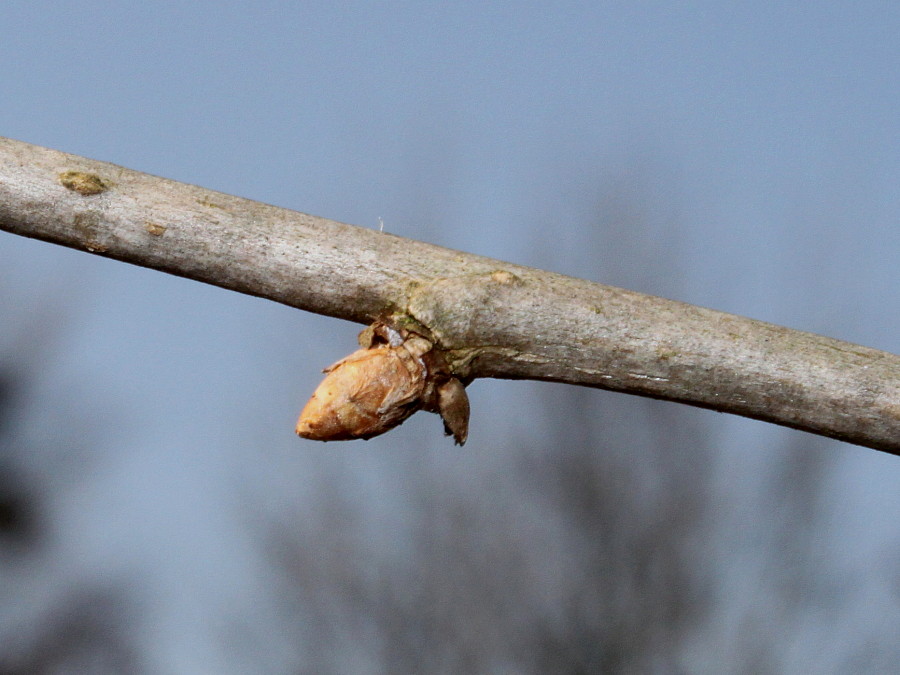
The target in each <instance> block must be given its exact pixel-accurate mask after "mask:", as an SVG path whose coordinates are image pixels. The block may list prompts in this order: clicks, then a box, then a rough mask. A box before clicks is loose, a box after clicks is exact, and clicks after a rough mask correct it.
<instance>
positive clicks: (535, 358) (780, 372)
mask: <svg viewBox="0 0 900 675" xmlns="http://www.w3.org/2000/svg"><path fill="white" fill-rule="evenodd" d="M0 229H4V230H7V231H9V232H13V233H15V234H20V235H23V236H26V237H35V238H37V239H43V240H45V241H49V242H53V243H56V244H62V245H63V246H70V247H72V248H78V249H81V250H85V251H89V252H91V253H95V254H97V255H102V256H106V257H109V258H115V259H117V260H123V261H125V262H129V263H133V264H136V265H142V266H144V267H151V268H153V269H157V270H161V271H164V272H169V273H171V274H177V275H180V276H183V277H188V278H190V279H196V280H198V281H203V282H206V283H209V284H214V285H216V286H221V287H223V288H228V289H231V290H234V291H239V292H241V293H248V294H250V295H256V296H259V297H263V298H268V299H270V300H275V301H276V302H281V303H284V304H286V305H290V306H291V307H297V308H299V309H304V310H308V311H311V312H317V313H319V314H326V315H328V316H333V317H338V318H341V319H348V320H350V321H357V322H360V323H371V322H373V321H374V320H376V319H378V318H381V317H385V316H387V315H390V314H395V315H398V314H399V315H401V316H408V317H411V318H413V319H415V320H416V321H418V322H419V323H421V324H423V325H424V326H426V327H427V328H429V329H430V330H431V332H432V333H433V336H434V337H435V338H437V340H438V341H439V344H440V345H441V346H442V347H443V349H445V350H446V358H447V360H448V362H449V364H450V367H451V369H452V370H453V372H454V373H456V374H457V375H458V376H459V377H460V378H463V379H465V380H469V379H472V378H477V377H500V378H526V379H536V380H552V381H557V382H567V383H570V384H578V385H585V386H591V387H599V388H602V389H611V390H614V391H622V392H628V393H631V394H638V395H642V396H650V397H653V398H660V399H667V400H671V401H680V402H683V403H689V404H691V405H695V406H700V407H704V408H711V409H713V410H719V411H722V412H728V413H733V414H737V415H744V416H746V417H752V418H755V419H759V420H765V421H767V422H773V423H775V424H781V425H785V426H788V427H793V428H796V429H802V430H804V431H809V432H812V433H815V434H820V435H823V436H828V437H831V438H837V439H840V440H844V441H847V442H850V443H856V444H858V445H864V446H867V447H870V448H876V449H878V450H884V451H887V452H890V453H893V454H898V455H900V357H898V356H896V355H893V354H889V353H887V352H882V351H878V350H875V349H869V348H867V347H861V346H858V345H854V344H850V343H847V342H841V341H839V340H833V339H830V338H826V337H822V336H819V335H813V334H811V333H804V332H800V331H796V330H791V329H789V328H782V327H780V326H775V325H772V324H768V323H763V322H760V321H754V320H752V319H746V318H742V317H738V316H734V315H731V314H724V313H722V312H716V311H713V310H710V309H705V308H702V307H696V306H692V305H687V304H683V303H680V302H674V301H671V300H664V299H662V298H657V297H652V296H648V295H643V294H640V293H634V292H631V291H626V290H623V289H619V288H614V287H610V286H603V285H601V284H596V283H592V282H589V281H584V280H581V279H575V278H572V277H567V276H563V275H560V274H554V273H551V272H544V271H541V270H536V269H532V268H528V267H521V266H518V265H513V264H510V263H506V262H501V261H499V260H492V259H490V258H483V257H480V256H476V255H472V254H469V253H462V252H459V251H453V250H449V249H446V248H441V247H438V246H432V245H430V244H425V243H422V242H418V241H413V240H409V239H403V238H401V237H397V236H394V235H391V234H386V233H381V232H377V231H375V230H367V229H363V228H359V227H353V226H351V225H345V224H342V223H338V222H335V221H332V220H327V219H325V218H318V217H315V216H310V215H306V214H303V213H297V212H295V211H289V210H287V209H282V208H277V207H274V206H269V205H267V204H261V203H258V202H254V201H251V200H248V199H241V198H239V197H233V196H230V195H226V194H222V193H218V192H213V191H211V190H205V189H203V188H199V187H195V186H193V185H186V184H184V183H178V182H175V181H171V180H166V179H164V178H157V177H155V176H150V175H147V174H143V173H139V172H137V171H131V170H129V169H125V168H122V167H119V166H115V165H112V164H107V163H104V162H97V161H93V160H89V159H85V158H83V157H77V156H73V155H67V154H64V153H61V152H57V151H54V150H48V149H45V148H41V147H38V146H34V145H29V144H26V143H21V142H18V141H13V140H9V139H3V138H0Z"/></svg>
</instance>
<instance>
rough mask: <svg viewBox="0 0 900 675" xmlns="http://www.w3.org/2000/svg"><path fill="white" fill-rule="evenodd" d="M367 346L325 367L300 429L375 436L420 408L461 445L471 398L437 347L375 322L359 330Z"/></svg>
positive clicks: (326, 436)
mask: <svg viewBox="0 0 900 675" xmlns="http://www.w3.org/2000/svg"><path fill="white" fill-rule="evenodd" d="M359 337H360V339H359V342H360V344H361V345H362V346H363V347H364V348H363V349H360V350H358V351H355V352H353V353H352V354H351V355H350V356H348V357H347V358H345V359H342V360H341V361H338V362H337V363H335V364H334V365H333V366H331V367H330V368H326V369H325V372H326V373H327V375H326V376H325V379H324V380H322V383H321V384H320V385H319V387H318V388H317V389H316V391H315V393H314V394H313V395H312V398H311V399H309V402H308V403H307V404H306V406H305V407H304V408H303V411H302V412H301V413H300V419H299V420H298V421H297V433H298V434H299V435H300V436H302V437H303V438H309V439H311V440H315V441H345V440H351V439H354V438H372V437H373V436H377V435H379V434H382V433H384V432H385V431H388V430H390V429H393V428H394V427H395V426H397V425H398V424H400V423H402V422H403V421H404V420H405V419H406V418H407V417H409V416H410V415H412V414H413V413H414V412H416V411H417V410H419V409H421V408H424V409H426V410H428V411H430V412H436V413H439V414H440V415H441V417H442V418H443V420H444V429H445V431H446V432H447V434H448V435H449V434H452V435H453V438H454V439H455V441H456V442H457V443H458V444H459V445H462V444H463V443H465V442H466V436H467V434H468V425H469V399H468V397H467V396H466V390H465V387H463V384H462V383H461V382H460V381H459V380H458V379H456V378H455V377H453V375H452V374H451V373H450V370H449V368H448V367H447V364H446V362H445V361H444V359H443V357H442V356H441V354H440V353H439V352H437V351H436V350H434V349H433V347H434V345H433V344H432V343H431V342H430V341H429V340H427V339H425V338H424V337H422V336H421V335H417V334H414V333H411V332H409V331H402V332H398V331H397V330H395V329H393V328H391V327H389V326H387V325H385V324H382V323H376V324H374V325H373V326H370V327H369V328H367V329H366V330H364V331H363V332H362V333H360V336H359Z"/></svg>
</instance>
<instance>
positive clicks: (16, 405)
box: [0, 312, 136, 675]
mask: <svg viewBox="0 0 900 675" xmlns="http://www.w3.org/2000/svg"><path fill="white" fill-rule="evenodd" d="M3 318H4V319H6V322H5V323H4V324H3V326H4V328H6V330H3V331H2V334H0V340H2V342H10V343H11V344H10V345H9V346H4V347H3V348H2V351H0V675H42V674H45V673H46V674H50V673H129V672H134V671H135V666H136V651H135V650H134V649H133V646H132V642H131V640H132V639H133V636H132V635H129V633H128V631H129V629H128V627H127V626H126V625H125V624H124V622H123V621H122V617H123V616H124V613H125V604H126V600H125V597H124V589H123V588H122V587H120V586H119V585H117V584H116V583H115V582H113V583H110V584H102V585H98V584H97V583H95V582H88V583H80V582H79V581H78V580H77V579H76V580H74V582H73V580H71V579H70V577H71V575H70V574H67V573H66V571H65V566H66V558H65V555H64V554H63V553H62V552H61V551H60V550H59V548H58V542H56V541H55V538H54V532H53V530H54V522H53V521H54V517H55V508H56V505H58V504H59V503H60V502H61V500H60V495H59V494H57V492H58V490H59V488H60V487H61V485H62V484H63V483H64V482H65V481H61V480H60V476H61V475H63V474H64V473H66V472H67V468H68V467H69V466H70V464H69V462H45V461H42V460H43V459H46V457H47V456H48V455H51V456H54V457H56V459H61V457H60V453H61V450H60V449H61V448H65V447H67V446H66V442H65V441H64V439H65V438H66V435H65V434H64V432H63V428H64V427H65V421H64V420H57V421H56V423H58V425H59V426H58V427H56V428H54V424H55V422H54V421H53V420H48V419H47V418H46V417H45V416H42V415H41V413H40V412H39V411H37V410H36V409H35V407H34V399H33V397H31V396H30V393H31V389H32V387H33V384H34V380H35V379H36V377H37V370H38V364H39V363H40V358H46V354H43V353H41V351H40V350H41V349H44V348H47V347H48V341H47V340H46V339H39V338H35V335H38V334H37V333H35V334H31V336H30V337H29V339H28V341H27V343H26V341H25V339H24V336H25V335H26V334H27V333H30V332H29V331H28V330H25V329H23V327H22V326H16V325H15V323H14V322H11V321H9V320H10V319H11V318H12V317H10V315H9V312H5V316H4V317H3ZM36 318H37V317H32V320H34V319H36ZM13 326H15V328H16V330H15V334H13V333H12V331H11V330H9V329H10V328H12V327H13ZM32 327H33V326H32ZM43 337H44V338H46V337H47V336H46V335H44V336H43ZM2 342H0V344H2ZM39 418H40V422H38V419H39ZM37 428H40V429H41V430H42V432H41V434H35V433H33V430H34V429H37ZM85 437H88V436H87V435H85ZM37 438H40V439H42V441H37V440H36V439H37ZM39 442H42V443H43V444H46V445H43V444H39ZM77 454H78V455H79V458H80V459H84V458H85V453H83V452H82V453H77Z"/></svg>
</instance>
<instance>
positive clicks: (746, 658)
mask: <svg viewBox="0 0 900 675" xmlns="http://www.w3.org/2000/svg"><path fill="white" fill-rule="evenodd" d="M898 35H900V5H898V4H897V3H894V2H875V1H872V2H867V1H863V2H828V1H826V2H820V3H735V2H682V3H668V2H640V3H610V2H596V3H568V2H560V3H543V2H542V3H537V2H486V3H484V2H482V3H469V2H460V3H452V4H451V3H402V2H397V3H391V2H386V3H385V2H381V3H375V2H372V3H365V2H339V3H333V4H327V3H305V2H266V1H262V2H260V1H258V0H257V1H255V2H228V3H212V2H206V1H202V0H200V1H196V2H192V3H166V2H145V3H114V2H95V1H92V0H80V1H79V2H69V1H63V2H54V3H48V2H20V1H13V2H7V3H4V8H3V15H2V17H0V59H2V63H3V64H4V66H5V67H4V68H3V69H2V73H0V85H2V86H0V100H2V106H0V135H4V136H8V137H11V138H15V139H18V140H22V141H28V142H30V143H35V144H39V145H44V146H48V147H52V148H55V149H58V150H63V151H66V152H71V153H75V154H80V155H85V156H87V157H91V158H95V159H101V160H105V161H110V162H114V163H117V164H122V165H124V166H127V167H129V168H132V169H137V170H140V171H145V172H148V173H152V174H157V175H161V176H165V177H168V178H173V179H177V180H180V181H185V182H189V183H195V184H198V185H202V186H205V187H209V188H213V189H216V190H221V191H223V192H228V193H233V194H236V195H240V196H243V197H248V198H252V199H256V200H260V201H264V202H269V203H272V204H277V205H279V206H283V207H288V208H292V209H297V210H300V211H305V212H308V213H313V214H316V215H321V216H325V217H328V218H332V219H336V220H341V221H344V222H348V223H353V224H355V225H360V226H363V227H371V228H377V227H378V226H379V222H380V221H383V223H384V228H385V230H387V231H389V232H392V233H394V234H397V235H401V236H405V237H411V238H415V239H421V240H425V241H428V242H432V243H435V244H440V245H444V246H449V247H452V248H457V249H462V250H466V251H470V252H473V253H478V254H483V255H488V256H493V257H497V258H501V259H504V260H509V261H513V262H516V263H521V264H527V265H533V266H537V267H541V268H545V269H550V270H554V271H557V272H562V273H566V274H571V275H575V276H580V277H585V278H589V279H592V280H596V281H599V282H603V283H607V284H613V285H617V286H624V287H627V288H630V289H634V290H638V291H644V292H649V293H653V294H657V295H662V296H665V297H668V298H673V299H677V300H683V301H686V302H690V303H695V304H699V305H703V306H707V307H712V308H715V309H719V310H724V311H728V312H733V313H737V314H741V315H745V316H751V317H754V318H757V319H762V320H766V321H771V322H775V323H778V324H783V325H787V326H790V327H793V328H798V329H803V330H808V331H813V332H817V333H823V334H826V335H829V336H831V337H835V338H840V339H844V340H850V341H853V342H858V343H861V344H864V345H867V346H871V347H876V348H879V349H883V350H887V351H893V352H897V351H900V338H898V336H900V312H898V308H900V302H898V298H900V274H898V263H900V190H898V186H900V123H898V120H900V118H898V115H897V111H898V109H900V86H898V73H900V40H898V39H897V36H898ZM359 329H360V327H359V326H356V325H351V324H348V323H345V322H341V321H337V320H333V319H326V318H323V317H319V316H314V315H309V314H306V313H303V312H300V311H297V310H294V309H290V308H287V307H283V306H280V305H276V304H274V303H271V302H267V301H264V300H260V299H257V298H251V297H245V296H241V295H239V294H236V293H231V292H227V291H224V290H221V289H218V288H213V287H210V286H204V285H202V284H199V283H196V282H192V281H187V280H184V279H180V278H175V277H170V276H167V275H165V274H162V273H159V272H155V271H151V270H145V269H140V268H137V267H132V266H128V265H125V264H122V263H117V262H112V261H109V260H105V259H102V258H99V257H97V256H93V255H88V254H86V253H83V252H77V251H70V250H67V249H62V248H59V247H55V246H52V245H49V244H45V243H42V242H37V241H31V240H26V239H23V238H19V237H16V236H13V235H10V234H7V233H2V232H0V673H2V674H3V675H13V674H26V673H173V674H175V673H700V672H709V673H713V672H715V673H851V672H852V673H890V672H900V633H898V626H900V490H898V485H900V461H898V458H897V457H893V456H889V455H887V454H884V453H879V452H877V451H874V450H869V449H864V448H860V447H855V446H850V445H846V444H841V443H838V442H834V441H828V440H825V439H822V438H818V437H814V436H812V435H808V434H804V433H800V432H795V431H789V430H786V429H782V428H777V427H773V426H770V425H766V424H764V423H761V422H755V421H750V420H745V419H738V418H732V417H728V416H723V415H718V414H716V413H713V412H710V411H704V410H698V409H693V408H690V407H687V406H683V405H677V404H673V403H663V402H657V401H650V400H645V399H640V398H635V397H629V396H625V395H620V394H612V393H609V392H602V391H593V390H588V389H580V388H575V387H568V386H562V385H552V384H546V383H534V382H505V381H496V380H480V381H477V382H475V383H474V384H473V385H472V386H471V387H470V389H469V393H470V397H471V400H472V407H473V415H472V424H471V431H470V436H469V442H468V444H467V445H466V446H465V447H464V448H462V449H460V448H457V447H454V446H453V444H452V443H451V442H450V441H449V440H448V439H445V438H444V437H443V436H442V433H441V424H440V420H439V419H438V418H437V417H435V416H433V415H428V414H425V413H420V414H419V415H416V416H415V417H413V418H412V419H410V420H409V421H408V422H406V423H405V424H404V425H403V426H402V427H400V428H399V429H397V430H395V431H393V432H392V433H390V434H388V435H386V436H383V437H381V438H378V439H374V440H371V441H369V442H362V441H357V442H350V443H329V444H327V445H325V444H317V443H315V442H311V441H304V440H301V439H298V438H297V437H296V436H295V435H294V434H293V426H294V422H295V419H296V415H297V413H298V412H299V410H300V408H301V407H302V405H303V404H304V403H305V401H306V399H307V398H308V397H309V395H310V394H311V393H312V391H313V389H314V388H315V386H316V385H317V384H318V382H319V380H320V377H321V373H320V370H321V368H322V367H324V366H326V365H328V364H330V363H332V362H333V361H335V360H337V359H338V358H341V357H342V356H344V355H345V354H347V353H349V352H350V351H352V350H353V349H354V348H355V335H356V333H357V331H358V330H359Z"/></svg>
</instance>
